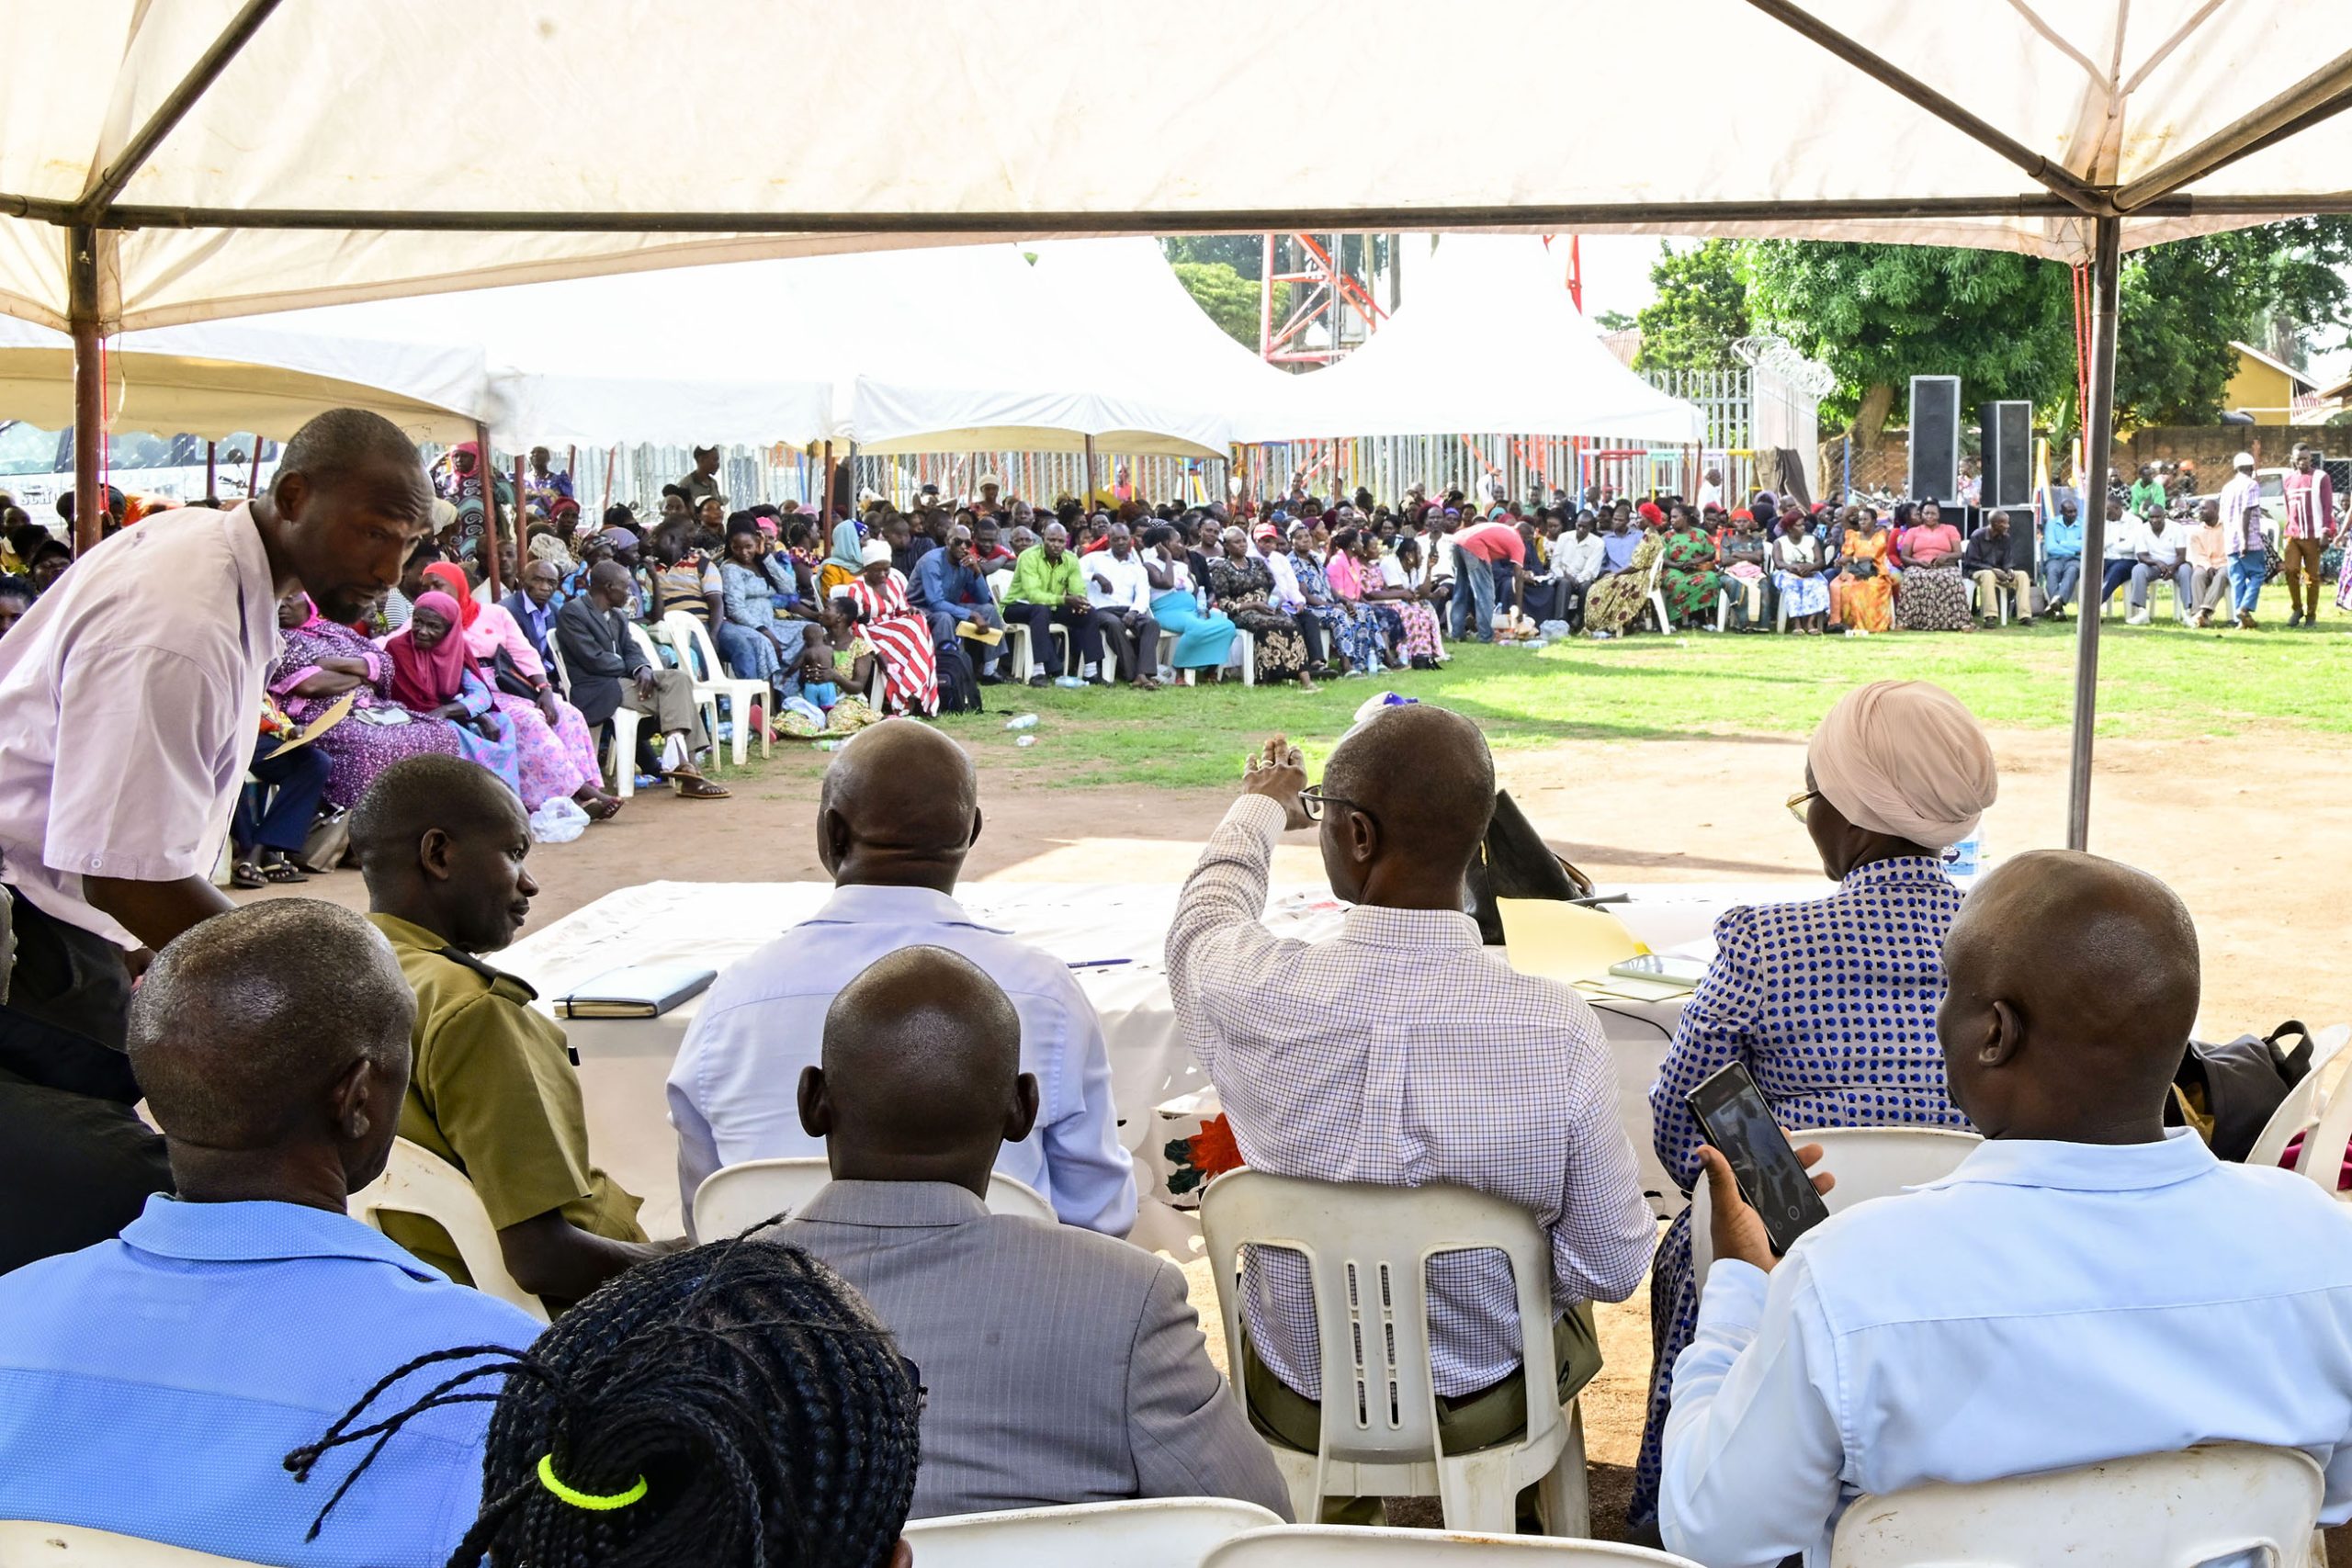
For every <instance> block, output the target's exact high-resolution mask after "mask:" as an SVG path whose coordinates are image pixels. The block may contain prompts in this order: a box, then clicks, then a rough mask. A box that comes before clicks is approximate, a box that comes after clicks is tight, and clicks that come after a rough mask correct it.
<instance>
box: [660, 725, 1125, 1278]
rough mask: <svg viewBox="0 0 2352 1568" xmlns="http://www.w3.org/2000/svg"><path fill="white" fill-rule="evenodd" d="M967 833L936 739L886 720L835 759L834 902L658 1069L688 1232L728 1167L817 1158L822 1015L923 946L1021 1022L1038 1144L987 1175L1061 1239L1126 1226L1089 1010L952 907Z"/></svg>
mask: <svg viewBox="0 0 2352 1568" xmlns="http://www.w3.org/2000/svg"><path fill="white" fill-rule="evenodd" d="M979 834H980V809H979V785H978V780H977V779H976V778H975V777H974V775H973V773H972V763H971V760H970V759H969V758H968V757H967V756H966V755H965V754H964V751H963V750H962V748H960V747H958V746H957V745H956V743H955V742H954V741H952V740H950V739H947V738H946V737H945V736H944V735H941V734H940V733H939V732H938V731H936V730H934V729H932V728H928V727H927V726H924V725H921V724H916V723H912V722H902V721H900V720H897V719H892V720H890V721H888V722H887V723H884V724H878V725H876V726H874V727H873V728H870V729H865V730H862V731H860V732H859V734H858V737H857V739H856V740H855V741H854V742H853V743H851V744H850V745H849V746H847V747H846V748H844V749H843V750H841V751H840V752H838V753H836V754H835V756H834V758H833V762H832V766H831V768H830V769H828V770H827V771H826V773H825V784H824V793H823V796H822V798H821V800H820V804H819V806H818V824H817V852H818V855H819V857H820V859H821V860H822V861H823V862H824V864H825V869H826V870H828V871H830V872H831V873H832V875H833V883H834V892H833V897H831V900H829V901H828V902H827V903H826V905H825V907H824V908H822V909H820V910H819V911H818V913H817V916H816V918H815V919H811V920H809V922H808V923H807V924H805V925H800V926H796V927H794V928H793V929H792V930H790V931H786V932H785V933H784V934H783V935H782V936H780V937H778V938H777V939H776V940H775V941H774V942H769V943H768V944H767V945H766V946H764V947H763V948H761V949H760V950H759V951H758V952H756V953H752V954H751V955H750V956H749V957H747V958H744V959H742V960H741V961H740V962H738V963H737V964H734V965H733V966H732V967H730V968H729V970H728V971H727V972H726V973H725V974H723V975H721V976H719V977H718V982H717V983H716V984H715V985H713V986H712V987H711V988H710V990H709V992H708V993H707V994H706V995H705V997H704V998H703V1003H702V1009H701V1011H700V1013H699V1014H698V1015H697V1016H696V1017H695V1021H694V1024H693V1026H692V1027H691V1028H690V1029H688V1030H687V1032H686V1038H685V1042H684V1043H683V1044H682V1045H680V1046H679V1048H678V1059H677V1061H676V1063H675V1064H674V1065H673V1066H672V1067H671V1070H670V1085H669V1097H670V1124H671V1125H672V1126H673V1127H674V1128H675V1129H677V1134H678V1187H679V1192H680V1196H681V1197H682V1198H683V1199H684V1202H685V1212H686V1213H687V1215H688V1217H689V1219H691V1217H692V1216H693V1214H694V1207H695V1190H696V1189H697V1188H699V1187H700V1186H701V1185H702V1183H703V1181H704V1179H706V1178H707V1177H708V1176H709V1175H710V1174H711V1173H712V1172H713V1171H715V1170H718V1168H720V1167H722V1166H729V1165H738V1164H741V1162H742V1161H744V1160H751V1159H777V1158H784V1157H787V1156H809V1155H821V1154H823V1153H824V1152H825V1146H824V1144H823V1143H822V1142H821V1141H820V1140H819V1139H817V1138H814V1137H811V1136H810V1135H809V1134H808V1133H806V1132H804V1131H803V1130H802V1129H801V1125H800V1108H799V1100H798V1094H799V1083H800V1076H801V1074H802V1073H803V1072H804V1071H805V1070H806V1069H808V1068H810V1067H813V1066H818V1065H819V1064H820V1061H821V1060H822V1058H823V1055H824V1050H823V1047H824V1032H825V1010H826V1009H827V1008H828V1007H830V1006H831V1004H832V1000H833V997H834V995H835V993H837V992H839V991H840V990H841V988H842V987H843V986H846V985H848V984H849V982H850V981H851V980H853V979H854V978H855V977H856V976H858V975H860V974H862V973H864V972H865V968H866V966H867V965H868V964H872V963H873V962H874V961H875V960H876V959H877V958H879V957H881V956H882V955H883V954H884V953H891V952H895V951H897V950H898V949H899V948H902V947H913V946H917V945H927V946H933V947H944V948H945V949H947V950H948V951H949V952H951V953H960V954H962V955H963V956H964V957H966V958H968V959H970V960H971V961H972V962H973V963H974V964H978V966H979V967H980V969H981V970H982V971H984V972H985V973H986V974H987V975H988V976H989V978H990V979H992V980H994V981H995V982H996V983H997V985H998V986H999V987H1001V988H1002V989H1003V991H1004V993H1005V995H1006V996H1008V997H1010V998H1012V1006H1013V1010H1014V1011H1015V1012H1017V1013H1018V1014H1019V1015H1020V1017H1021V1069H1022V1071H1023V1072H1026V1073H1034V1074H1035V1075H1036V1078H1037V1088H1038V1094H1039V1100H1040V1105H1039V1109H1038V1112H1037V1123H1036V1130H1035V1132H1033V1133H1031V1134H1029V1135H1028V1136H1027V1137H1025V1138H1023V1139H1022V1140H1021V1141H1020V1142H1019V1143H1017V1144H1014V1143H1008V1144H1006V1145H1004V1147H1003V1150H1002V1152H1001V1154H1000V1155H999V1156H998V1157H997V1162H996V1168H997V1169H998V1170H1000V1171H1001V1172H1003V1173H1004V1174H1005V1175H1007V1176H1010V1177H1012V1178H1014V1179H1018V1180H1021V1181H1025V1182H1027V1183H1028V1184H1029V1185H1030V1186H1032V1187H1034V1188H1035V1189H1036V1190H1038V1191H1039V1192H1041V1193H1043V1194H1044V1195H1045V1197H1046V1201H1048V1202H1050V1203H1051V1204H1052V1205H1053V1206H1054V1213H1057V1214H1058V1215H1059V1216H1060V1217H1061V1219H1062V1222H1063V1223H1064V1224H1073V1225H1084V1226H1085V1227H1086V1228H1087V1229H1089V1230H1095V1231H1101V1232H1103V1233H1104V1234H1106V1235H1126V1234H1127V1231H1128V1230H1129V1229H1130V1228H1131V1227H1132V1226H1133V1225H1134V1224H1135V1218H1136V1181H1135V1167H1134V1162H1133V1161H1132V1160H1131V1159H1130V1158H1129V1157H1128V1155H1127V1151H1126V1150H1125V1148H1123V1147H1122V1146H1121V1145H1120V1143H1119V1121H1118V1111H1116V1109H1115V1108H1114V1106H1113V1105H1112V1103H1111V1060H1110V1055H1109V1052H1108V1051H1107V1049H1106V1048H1105V1045H1104V1043H1103V1028H1102V1025H1101V1024H1100V1023H1099V1022H1098V1021H1096V1020H1095V1017H1094V1010H1093V1008H1092V1007H1091V1006H1090V1005H1089V1004H1088V1002H1087V1000H1086V994H1085V993H1084V992H1083V991H1081V990H1080V988H1079V986H1078V982H1077V981H1076V980H1075V979H1073V978H1072V977H1071V976H1070V972H1069V965H1068V964H1066V963H1064V962H1063V961H1062V960H1061V959H1059V958H1057V957H1056V956H1055V955H1054V954H1052V953H1042V952H1039V951H1038V950H1037V949H1036V948H1034V947H1031V946H1030V945H1029V944H1028V943H1026V942H1019V941H1016V940H1015V939H1014V938H1013V937H1012V936H1011V935H1010V934H1008V933H1007V932H1004V931H997V930H994V929H992V928H990V927H988V926H984V925H982V924H980V923H979V922H978V921H977V920H975V919H972V917H971V916H970V915H969V914H967V912H966V911H965V909H964V907H963V906H962V905H960V904H958V903H957V902H956V899H955V897H954V893H955V888H956V875H957V874H958V873H959V872H961V870H962V869H963V864H964V856H965V855H966V854H967V852H969V851H970V849H971V847H972V845H973V843H974V842H975V841H976V840H978V838H979ZM702 1239H704V1240H709V1239H713V1238H710V1237H704V1238H702Z"/></svg>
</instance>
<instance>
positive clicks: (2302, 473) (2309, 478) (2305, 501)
mask: <svg viewBox="0 0 2352 1568" xmlns="http://www.w3.org/2000/svg"><path fill="white" fill-rule="evenodd" d="M2286 490H2287V495H2286V501H2287V518H2286V523H2285V525H2284V526H2283V527H2282V528H2281V529H2280V530H2279V536H2278V553H2279V555H2280V556H2282V557H2284V558H2285V561H2286V572H2285V576H2286V579H2287V597H2288V598H2289V599H2290V600H2291V601H2293V603H2294V606H2295V613H2294V615H2292V616H2290V618H2289V619H2288V622H2287V624H2288V625H2289V626H2295V625H2297V624H2299V623H2300V624H2301V625H2303V626H2317V625H2318V624H2319V605H2320V571H2319V558H2320V554H2321V552H2322V551H2324V550H2325V549H2326V548H2327V544H2328V541H2329V540H2330V539H2332V538H2334V537H2335V481H2334V480H2333V479H2329V478H2328V475H2327V470H2326V469H2324V468H2321V467H2320V466H2319V454H2318V453H2317V452H2315V451H2313V450H2312V448H2310V447H2308V446H2298V447H2296V448H2295V471H2294V472H2293V473H2291V474H2289V475H2288V476H2287V479H2286ZM2307 591H2308V592H2307Z"/></svg>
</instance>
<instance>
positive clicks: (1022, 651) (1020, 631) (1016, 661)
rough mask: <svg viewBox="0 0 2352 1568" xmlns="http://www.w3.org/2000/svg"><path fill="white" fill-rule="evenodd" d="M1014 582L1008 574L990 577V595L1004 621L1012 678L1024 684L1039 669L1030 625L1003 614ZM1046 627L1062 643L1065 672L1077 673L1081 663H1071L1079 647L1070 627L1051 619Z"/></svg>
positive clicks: (998, 615) (1006, 648) (1007, 656)
mask: <svg viewBox="0 0 2352 1568" xmlns="http://www.w3.org/2000/svg"><path fill="white" fill-rule="evenodd" d="M1011 586H1012V578H1011V577H1010V576H1009V575H1008V576H1005V577H1004V580H1003V581H1001V582H1000V581H997V579H996V578H995V577H990V578H989V595H990V596H991V597H993V598H994V599H995V600H996V607H997V618H998V619H999V620H1001V621H1003V622H1004V656H1005V659H1006V660H1007V661H1008V662H1010V663H1011V664H1012V679H1013V680H1015V681H1017V682H1023V683H1024V684H1025V683H1026V682H1028V679H1029V677H1030V676H1032V675H1034V674H1035V673H1036V672H1037V650H1036V649H1034V648H1031V647H1030V646H1029V627H1028V626H1027V625H1026V624H1025V623H1023V622H1020V621H1016V620H1013V619H1012V618H1010V617H1009V616H1007V615H1005V614H1004V591H1005V590H1006V589H1007V588H1010V587H1011ZM1046 633H1047V634H1048V635H1049V636H1051V637H1054V638H1055V639H1056V640H1057V641H1058V642H1060V644H1061V645H1062V669H1063V671H1065V672H1066V673H1068V674H1071V675H1075V674H1077V673H1078V666H1077V665H1076V664H1074V663H1072V662H1071V660H1072V659H1073V657H1074V656H1075V655H1076V652H1077V650H1076V649H1075V648H1073V647H1072V646H1071V643H1070V640H1069V628H1068V627H1065V626H1058V625H1057V624H1056V623H1054V622H1052V621H1048V622H1046Z"/></svg>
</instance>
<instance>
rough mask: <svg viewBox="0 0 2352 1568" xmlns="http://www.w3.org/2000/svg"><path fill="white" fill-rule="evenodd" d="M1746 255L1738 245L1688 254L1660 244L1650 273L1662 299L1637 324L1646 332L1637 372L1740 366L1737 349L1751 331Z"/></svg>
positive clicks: (1724, 243)
mask: <svg viewBox="0 0 2352 1568" xmlns="http://www.w3.org/2000/svg"><path fill="white" fill-rule="evenodd" d="M1746 250H1747V247H1746V246H1744V245H1743V244H1741V243H1739V242H1738V241H1736V240H1709V241H1708V242H1707V243H1705V244H1702V245H1700V246H1697V247H1696V248H1694V249H1691V250H1683V251H1678V250H1676V249H1675V248H1674V247H1673V246H1671V245H1668V244H1667V243H1663V242H1660V243H1659V245H1658V249H1657V264H1656V265H1653V266H1652V267H1651V268H1650V282H1651V283H1652V284H1654V285H1656V286H1657V299H1653V300H1651V301H1650V302H1649V303H1648V304H1647V305H1645V306H1643V307H1642V312H1641V314H1640V315H1639V316H1638V317H1636V318H1635V319H1634V324H1636V325H1638V326H1639V327H1640V328H1641V329H1642V346H1641V350H1640V352H1639V353H1637V354H1636V355H1634V369H1636V370H1714V369H1720V368H1723V367H1727V366H1731V365H1734V364H1736V363H1737V361H1736V360H1735V359H1734V357H1733V355H1732V349H1731V345H1732V344H1735V343H1736V342H1737V341H1739V340H1740V339H1741V338H1744V337H1746V336H1747V335H1748V333H1749V332H1750V330H1751V327H1750V323H1749V321H1748V313H1747V274H1746V271H1745V264H1744V260H1743V257H1744V255H1745V253H1746ZM1604 324H1605V323H1604Z"/></svg>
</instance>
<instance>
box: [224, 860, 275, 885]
mask: <svg viewBox="0 0 2352 1568" xmlns="http://www.w3.org/2000/svg"><path fill="white" fill-rule="evenodd" d="M229 886H232V887H242V888H245V889H247V890H249V891H250V890H251V889H253V888H255V887H265V886H268V884H267V883H266V881H265V880H264V879H263V877H262V874H261V867H260V866H259V865H256V864H255V863H254V862H252V861H249V860H241V861H239V862H238V863H236V864H234V865H232V866H231V867H230V868H229Z"/></svg>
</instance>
